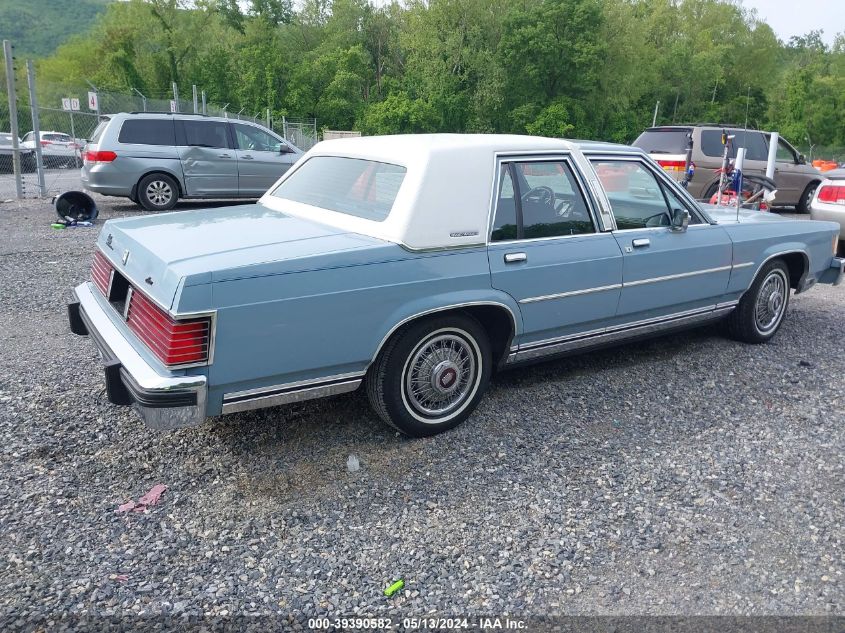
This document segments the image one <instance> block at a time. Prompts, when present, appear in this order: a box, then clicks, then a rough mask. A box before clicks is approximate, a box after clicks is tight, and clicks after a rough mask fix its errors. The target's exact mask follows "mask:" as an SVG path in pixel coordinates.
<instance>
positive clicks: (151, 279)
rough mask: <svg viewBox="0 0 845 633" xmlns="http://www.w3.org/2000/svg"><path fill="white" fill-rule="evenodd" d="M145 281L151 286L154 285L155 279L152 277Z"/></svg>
mask: <svg viewBox="0 0 845 633" xmlns="http://www.w3.org/2000/svg"><path fill="white" fill-rule="evenodd" d="M144 281H145V282H146V283H148V284H150V285H151V286H152V285H153V278H152V277H147V278H146V279H145V280H144Z"/></svg>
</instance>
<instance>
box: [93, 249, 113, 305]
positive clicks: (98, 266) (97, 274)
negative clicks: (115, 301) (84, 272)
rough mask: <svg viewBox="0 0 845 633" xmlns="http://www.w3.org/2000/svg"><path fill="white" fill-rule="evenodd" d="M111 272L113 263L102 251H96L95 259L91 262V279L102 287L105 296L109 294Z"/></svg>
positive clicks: (98, 286) (101, 290)
mask: <svg viewBox="0 0 845 633" xmlns="http://www.w3.org/2000/svg"><path fill="white" fill-rule="evenodd" d="M111 274H112V265H111V263H110V262H109V260H107V259H106V256H105V255H103V254H102V253H101V252H100V251H97V252H95V253H94V261H93V262H91V281H93V282H94V285H96V286H97V288H99V289H100V292H102V293H103V296H104V297H108V296H109V283H110V281H111Z"/></svg>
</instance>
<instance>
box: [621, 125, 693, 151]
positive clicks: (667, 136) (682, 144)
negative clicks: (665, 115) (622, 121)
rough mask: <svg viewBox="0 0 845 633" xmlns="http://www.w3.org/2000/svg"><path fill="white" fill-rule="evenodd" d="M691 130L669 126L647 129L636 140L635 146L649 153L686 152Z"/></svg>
mask: <svg viewBox="0 0 845 633" xmlns="http://www.w3.org/2000/svg"><path fill="white" fill-rule="evenodd" d="M689 133H690V130H686V129H678V128H667V129H664V130H661V129H655V130H646V131H645V132H643V133H642V134H640V135H639V137H637V140H636V141H634V147H639V148H640V149H644V150H645V151H646V152H648V153H649V154H685V153H686V151H687V143H689V138H688V135H689Z"/></svg>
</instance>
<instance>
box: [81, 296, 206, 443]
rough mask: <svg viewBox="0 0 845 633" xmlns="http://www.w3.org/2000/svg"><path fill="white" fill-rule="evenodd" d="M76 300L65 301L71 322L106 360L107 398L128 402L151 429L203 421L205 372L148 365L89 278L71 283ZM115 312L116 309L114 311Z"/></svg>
mask: <svg viewBox="0 0 845 633" xmlns="http://www.w3.org/2000/svg"><path fill="white" fill-rule="evenodd" d="M73 294H74V297H75V302H74V303H72V304H70V305H69V306H68V310H69V312H70V320H71V328H72V329H73V331H74V332H75V333H76V334H82V335H86V334H87V335H90V337H91V340H92V341H93V342H94V345H95V347H96V348H97V350H98V351H99V352H100V356H101V358H102V359H103V360H104V361H105V372H106V389H107V391H108V394H109V400H110V401H111V402H113V403H114V404H118V405H124V406H125V405H132V407H133V408H134V409H135V410H136V412H137V413H138V414H139V415H140V416H141V418H142V419H143V420H144V422H145V423H146V424H147V425H148V426H150V427H152V428H155V429H162V430H164V429H175V428H181V427H185V426H196V425H198V424H201V423H202V422H203V420H205V417H206V401H207V397H208V396H207V394H208V387H207V379H206V377H205V376H202V375H200V376H188V375H179V374H174V373H172V372H169V371H165V370H160V369H157V368H155V367H153V366H152V365H150V364H149V363H148V362H147V361H146V360H145V359H144V358H143V357H142V356H141V355H140V354H139V353H138V351H137V350H136V349H135V348H134V347H133V346H132V344H131V343H130V342H129V341H128V340H127V339H126V337H125V336H124V335H123V333H122V332H121V331H120V330H119V329H118V327H117V325H115V323H114V322H113V321H112V319H111V318H110V317H109V313H108V312H107V310H111V306H109V305H108V304H107V303H106V300H105V298H104V297H103V298H101V295H99V291H96V290H95V289H94V286H93V285H92V283H91V282H85V283H83V284H80V285H78V286H77V287H76V288H74V291H73ZM115 315H116V317H119V315H118V314H117V313H116V312H115Z"/></svg>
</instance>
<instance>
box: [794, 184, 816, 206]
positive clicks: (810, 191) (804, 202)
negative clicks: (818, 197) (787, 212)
mask: <svg viewBox="0 0 845 633" xmlns="http://www.w3.org/2000/svg"><path fill="white" fill-rule="evenodd" d="M818 186H819V183H817V182H811V183H810V184H809V185H807V188H806V189H804V193H802V194H801V199H800V200H798V204H796V205H795V210H796V211H797V212H798V213H809V212H810V203H811V202H812V201H813V195H814V194H815V193H816V187H818Z"/></svg>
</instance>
